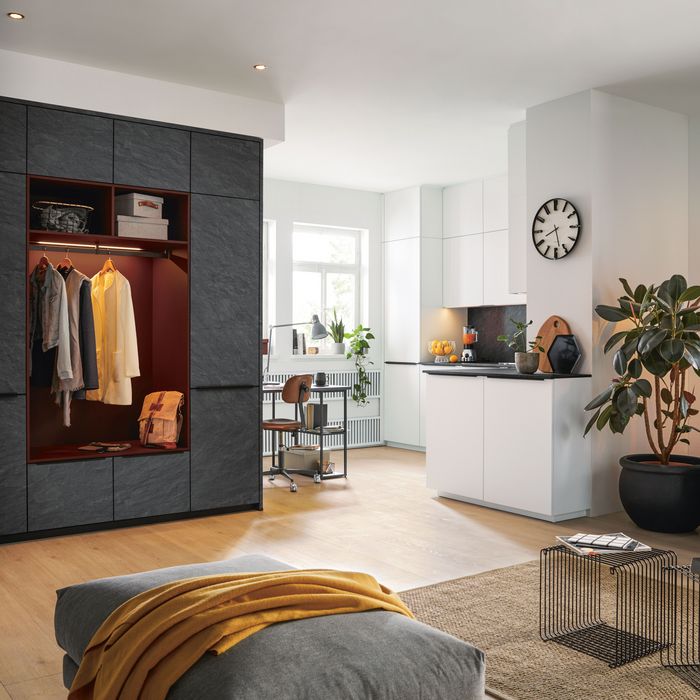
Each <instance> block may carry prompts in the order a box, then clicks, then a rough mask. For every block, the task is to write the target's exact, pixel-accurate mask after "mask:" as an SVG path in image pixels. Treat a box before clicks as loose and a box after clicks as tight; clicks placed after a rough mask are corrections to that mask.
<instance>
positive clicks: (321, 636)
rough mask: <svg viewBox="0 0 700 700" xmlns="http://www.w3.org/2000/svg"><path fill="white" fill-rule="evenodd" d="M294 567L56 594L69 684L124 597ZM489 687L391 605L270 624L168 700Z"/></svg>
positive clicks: (107, 582) (445, 693) (459, 653)
mask: <svg viewBox="0 0 700 700" xmlns="http://www.w3.org/2000/svg"><path fill="white" fill-rule="evenodd" d="M290 568H292V567H290V566H288V565H286V564H283V563H282V562H279V561H275V560H274V559H270V558H268V557H263V556H245V557H238V558H236V559H232V560H229V561H222V562H213V563H207V564H193V565H189V566H178V567H172V568H169V569H160V570H158V571H150V572H147V573H144V574H134V575H130V576H120V577H116V578H109V579H100V580H97V581H91V582H88V583H83V584H79V585H77V586H71V587H69V588H65V589H63V590H61V591H59V592H58V602H57V605H56V616H55V622H56V638H57V640H58V642H59V644H60V646H61V647H62V648H63V649H64V650H65V651H66V652H67V655H68V656H69V657H70V659H66V660H65V663H64V681H65V683H66V687H68V686H69V685H70V682H71V681H72V678H73V676H74V673H75V670H76V669H77V663H79V661H80V658H81V657H82V653H83V650H84V649H85V647H86V646H87V644H88V642H89V640H90V639H91V637H92V635H93V634H94V633H95V631H96V630H97V629H98V627H99V626H100V624H101V623H102V621H103V620H104V619H105V618H106V617H107V616H108V615H109V614H110V613H111V612H112V611H113V610H114V609H115V608H116V607H117V606H119V605H120V604H121V603H122V602H124V601H126V600H128V599H129V598H131V597H133V596H134V595H136V594H138V593H140V592H142V591H144V590H147V589H149V588H154V587H156V586H159V585H161V584H163V583H166V582H168V581H175V580H177V579H181V578H188V577H192V576H206V575H208V574H215V573H222V572H226V571H233V572H242V571H276V570H282V569H290ZM483 692H484V662H483V654H482V652H480V651H479V650H478V649H475V648H474V647H472V646H470V645H469V644H465V643H464V642H461V641H459V640H458V639H455V638H454V637H451V636H450V635H447V634H445V633H443V632H440V631H438V630H435V629H433V628H431V627H428V626H426V625H423V624H421V623H420V622H416V621H415V620H411V619H409V618H407V617H404V616H403V615H397V614H395V613H390V612H385V611H371V612H364V613H352V614H347V615H330V616H327V617H318V618H311V619H307V620H296V621H293V622H284V623H280V624H276V625H272V626H270V627H267V628H265V629H263V630H261V631H260V632H257V633H256V634H254V635H252V636H251V637H248V638H247V639H245V640H243V641H242V642H240V643H239V644H237V645H236V646H234V647H233V648H232V649H230V650H229V651H228V652H226V653H225V654H223V655H221V656H213V655H210V654H205V655H204V656H203V657H202V658H201V659H200V660H199V661H198V662H197V663H196V664H195V665H194V666H193V667H192V668H191V669H190V670H189V671H188V672H187V673H185V674H184V675H183V677H182V678H180V680H179V681H178V682H177V683H176V684H175V685H174V686H173V687H172V688H171V690H170V693H169V694H168V698H169V700H195V699H199V698H207V699H208V700H233V699H234V698H236V700H261V699H264V698H274V700H292V699H294V700H297V699H298V698H308V699H309V700H312V699H315V698H318V699H319V700H320V699H321V698H323V700H327V699H328V698H344V699H345V698H348V699H349V700H352V699H355V698H356V699H357V700H365V698H377V699H381V700H385V699H386V700H388V699H389V698H392V699H394V698H395V699H396V700H399V699H400V700H409V699H411V698H441V700H452V699H453V698H454V699H455V700H457V698H459V700H470V699H472V698H482V697H483Z"/></svg>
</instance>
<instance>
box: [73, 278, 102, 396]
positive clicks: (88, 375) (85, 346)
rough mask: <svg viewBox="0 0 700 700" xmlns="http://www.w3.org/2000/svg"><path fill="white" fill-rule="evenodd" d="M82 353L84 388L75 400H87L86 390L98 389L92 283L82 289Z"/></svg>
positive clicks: (87, 283) (85, 283) (78, 392)
mask: <svg viewBox="0 0 700 700" xmlns="http://www.w3.org/2000/svg"><path fill="white" fill-rule="evenodd" d="M80 351H81V353H82V359H83V384H84V388H83V389H80V390H79V391H76V392H75V394H73V398H74V399H85V390H86V389H98V388H99V386H100V385H99V382H98V379H97V348H96V346H95V317H94V316H93V313H92V282H90V281H89V280H88V281H87V282H83V285H82V286H81V287H80Z"/></svg>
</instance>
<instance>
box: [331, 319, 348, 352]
mask: <svg viewBox="0 0 700 700" xmlns="http://www.w3.org/2000/svg"><path fill="white" fill-rule="evenodd" d="M328 333H329V335H330V336H331V339H332V340H333V344H332V345H331V352H332V353H333V354H334V355H342V354H344V353H345V324H344V323H343V319H342V318H340V319H339V318H338V314H337V313H336V310H335V309H333V320H332V321H331V322H330V323H329V324H328Z"/></svg>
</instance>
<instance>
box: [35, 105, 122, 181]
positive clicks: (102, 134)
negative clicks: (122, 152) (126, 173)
mask: <svg viewBox="0 0 700 700" xmlns="http://www.w3.org/2000/svg"><path fill="white" fill-rule="evenodd" d="M112 123H113V122H112V119H109V118H107V117H96V116H94V115H92V114H77V113H75V112H63V111H61V110H58V109H45V108H43V107H29V113H28V118H27V125H28V133H27V145H28V149H27V171H28V172H29V173H31V174H32V175H50V176H51V177H65V178H71V179H74V180H96V181H98V182H112V139H113V126H112Z"/></svg>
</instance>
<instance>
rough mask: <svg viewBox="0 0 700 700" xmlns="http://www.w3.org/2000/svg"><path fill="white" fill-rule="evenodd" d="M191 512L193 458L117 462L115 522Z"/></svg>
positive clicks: (180, 455) (181, 455)
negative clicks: (191, 468) (191, 463)
mask: <svg viewBox="0 0 700 700" xmlns="http://www.w3.org/2000/svg"><path fill="white" fill-rule="evenodd" d="M189 509H190V455H189V454H188V453H187V452H177V453H175V454H161V455H159V454H154V455H148V456H146V457H115V458H114V519H115V520H127V519H129V518H147V517H150V516H152V515H165V514H166V513H186V512H187V511H188V510H189Z"/></svg>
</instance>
